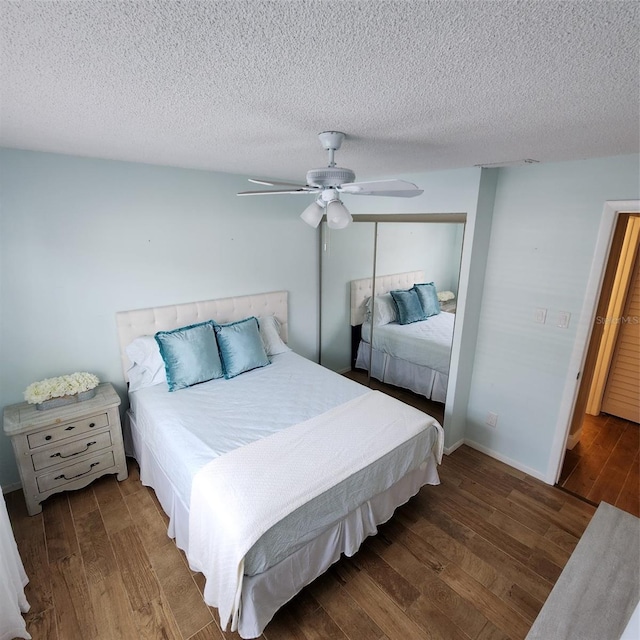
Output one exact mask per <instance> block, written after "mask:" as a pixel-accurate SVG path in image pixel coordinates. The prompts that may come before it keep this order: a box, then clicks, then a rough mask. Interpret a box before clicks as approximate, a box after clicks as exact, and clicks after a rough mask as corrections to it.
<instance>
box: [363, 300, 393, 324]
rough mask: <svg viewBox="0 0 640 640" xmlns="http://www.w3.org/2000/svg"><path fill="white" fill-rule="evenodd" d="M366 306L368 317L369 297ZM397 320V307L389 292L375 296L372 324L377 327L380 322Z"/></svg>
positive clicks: (387, 322)
mask: <svg viewBox="0 0 640 640" xmlns="http://www.w3.org/2000/svg"><path fill="white" fill-rule="evenodd" d="M367 308H368V309H369V318H371V298H369V301H368V302H367ZM397 320H398V308H397V307H396V303H395V302H394V301H393V298H392V297H391V294H390V293H385V294H383V295H381V296H376V302H375V305H374V308H373V326H374V327H379V326H380V325H382V324H389V323H390V322H397Z"/></svg>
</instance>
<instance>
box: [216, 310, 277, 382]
mask: <svg viewBox="0 0 640 640" xmlns="http://www.w3.org/2000/svg"><path fill="white" fill-rule="evenodd" d="M215 330H216V337H217V339H218V347H219V348H220V357H221V358H222V365H223V367H224V377H225V378H227V379H229V378H234V377H235V376H237V375H239V374H241V373H244V372H245V371H250V370H251V369H257V368H258V367H264V366H265V365H267V364H269V358H268V357H267V353H266V351H265V350H264V344H263V343H262V338H261V337H260V329H259V326H258V320H257V318H255V317H253V316H251V317H250V318H245V319H244V320H239V321H238V322H230V323H228V324H216V325H215Z"/></svg>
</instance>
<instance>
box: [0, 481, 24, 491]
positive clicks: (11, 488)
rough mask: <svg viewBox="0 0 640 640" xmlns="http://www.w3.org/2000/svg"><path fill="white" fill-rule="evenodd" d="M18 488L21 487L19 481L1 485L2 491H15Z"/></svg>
mask: <svg viewBox="0 0 640 640" xmlns="http://www.w3.org/2000/svg"><path fill="white" fill-rule="evenodd" d="M18 489H22V484H20V483H19V482H14V483H13V484H6V485H4V487H2V493H11V492H12V491H17V490H18Z"/></svg>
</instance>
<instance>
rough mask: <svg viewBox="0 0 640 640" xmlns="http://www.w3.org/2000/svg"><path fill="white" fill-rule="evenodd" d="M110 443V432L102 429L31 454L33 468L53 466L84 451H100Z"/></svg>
mask: <svg viewBox="0 0 640 640" xmlns="http://www.w3.org/2000/svg"><path fill="white" fill-rule="evenodd" d="M111 444H112V442H111V433H110V432H109V431H102V432H101V433H96V434H95V435H93V434H89V435H87V436H85V437H84V438H81V439H80V440H75V441H74V442H69V443H68V444H63V445H60V446H58V447H52V448H50V449H47V450H46V451H40V452H38V453H34V454H33V455H32V456H31V458H32V460H33V468H34V469H35V470H36V471H39V470H40V469H46V468H47V467H53V466H54V465H56V464H60V463H61V462H63V461H65V460H73V458H76V457H77V456H81V455H83V454H85V453H93V452H95V451H100V449H106V448H107V447H110V446H111Z"/></svg>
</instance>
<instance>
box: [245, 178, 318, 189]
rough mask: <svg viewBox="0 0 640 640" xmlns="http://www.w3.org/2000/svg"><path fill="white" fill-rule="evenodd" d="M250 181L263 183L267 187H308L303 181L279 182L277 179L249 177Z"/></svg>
mask: <svg viewBox="0 0 640 640" xmlns="http://www.w3.org/2000/svg"><path fill="white" fill-rule="evenodd" d="M249 182H253V183H254V184H263V185H265V187H275V186H279V187H299V188H301V189H302V188H304V187H307V185H306V184H302V183H301V182H277V181H276V180H258V179H257V178H249Z"/></svg>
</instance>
